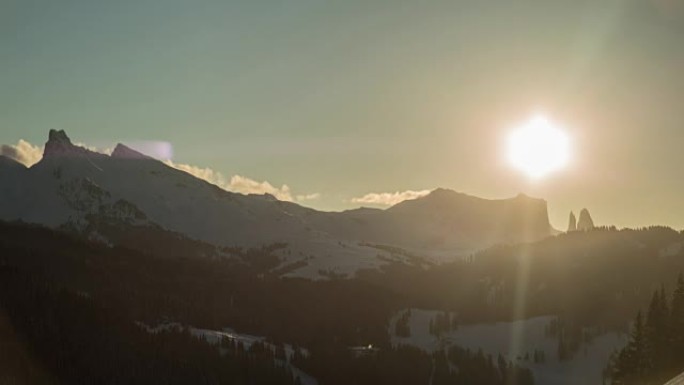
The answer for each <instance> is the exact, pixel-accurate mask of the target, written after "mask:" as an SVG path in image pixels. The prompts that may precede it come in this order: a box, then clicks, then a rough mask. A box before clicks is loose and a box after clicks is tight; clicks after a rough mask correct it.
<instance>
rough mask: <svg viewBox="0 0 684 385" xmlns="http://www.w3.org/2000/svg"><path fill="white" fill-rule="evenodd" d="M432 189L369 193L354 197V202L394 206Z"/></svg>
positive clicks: (427, 192)
mask: <svg viewBox="0 0 684 385" xmlns="http://www.w3.org/2000/svg"><path fill="white" fill-rule="evenodd" d="M429 193H430V190H420V191H414V190H406V191H396V192H384V193H368V194H366V195H364V196H362V197H357V198H352V200H351V201H352V202H353V203H362V204H373V205H380V206H392V205H396V204H397V203H399V202H403V201H405V200H408V199H416V198H420V197H422V196H425V195H428V194H429Z"/></svg>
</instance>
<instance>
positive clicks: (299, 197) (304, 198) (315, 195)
mask: <svg viewBox="0 0 684 385" xmlns="http://www.w3.org/2000/svg"><path fill="white" fill-rule="evenodd" d="M320 197H321V194H319V193H313V194H306V195H297V201H299V202H302V201H313V200H316V199H318V198H320Z"/></svg>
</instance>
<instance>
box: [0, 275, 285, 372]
mask: <svg viewBox="0 0 684 385" xmlns="http://www.w3.org/2000/svg"><path fill="white" fill-rule="evenodd" d="M0 318H1V319H2V321H0V341H3V344H2V349H0V351H2V353H0V373H2V374H0V383H8V384H10V383H11V384H141V385H142V384H254V385H257V384H295V382H296V381H295V379H294V378H293V375H292V373H291V372H290V370H289V369H287V368H286V367H285V366H283V365H279V364H277V361H276V360H275V355H274V353H273V352H271V351H270V350H267V349H259V347H258V346H257V347H255V348H254V349H237V348H235V349H223V350H219V348H218V346H213V345H210V344H209V343H207V342H206V341H204V340H202V339H199V338H196V337H194V336H193V335H191V334H190V332H189V331H188V330H187V329H172V330H165V331H159V332H156V333H150V332H148V331H147V330H144V329H143V328H141V327H139V326H137V325H136V324H135V323H134V321H133V320H131V319H127V318H126V317H125V316H124V315H122V313H121V312H119V311H117V309H114V308H112V307H110V306H108V305H107V304H103V303H100V302H98V301H96V300H94V299H93V298H90V297H89V296H87V295H84V294H83V293H77V292H72V291H70V290H68V289H66V288H64V287H61V285H57V284H54V283H51V282H50V281H49V280H47V279H46V277H44V276H42V275H41V274H32V273H30V272H29V273H27V272H24V271H21V270H19V269H17V268H15V267H12V266H7V265H4V266H0ZM5 341H7V342H9V343H7V344H5V343H4V342H5Z"/></svg>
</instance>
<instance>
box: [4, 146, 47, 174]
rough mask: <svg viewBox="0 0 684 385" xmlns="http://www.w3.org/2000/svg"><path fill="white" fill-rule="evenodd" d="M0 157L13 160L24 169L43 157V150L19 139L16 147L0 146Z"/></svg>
mask: <svg viewBox="0 0 684 385" xmlns="http://www.w3.org/2000/svg"><path fill="white" fill-rule="evenodd" d="M0 155H4V156H6V157H8V158H11V159H14V160H16V161H17V162H19V163H21V164H23V165H25V166H26V167H31V166H33V165H34V164H36V163H38V161H39V160H40V159H41V158H42V157H43V148H42V147H39V146H34V145H32V144H31V143H29V142H27V141H25V140H23V139H19V142H18V143H17V144H16V145H11V144H3V145H0Z"/></svg>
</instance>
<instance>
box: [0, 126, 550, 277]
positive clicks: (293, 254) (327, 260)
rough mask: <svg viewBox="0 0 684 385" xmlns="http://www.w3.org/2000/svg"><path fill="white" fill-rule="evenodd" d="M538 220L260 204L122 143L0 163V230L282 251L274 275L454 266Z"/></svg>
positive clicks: (450, 201)
mask: <svg viewBox="0 0 684 385" xmlns="http://www.w3.org/2000/svg"><path fill="white" fill-rule="evenodd" d="M546 210H547V208H546V202H545V201H543V200H538V199H532V198H529V197H526V196H522V195H521V196H518V197H516V198H513V199H507V200H485V199H481V198H476V197H472V196H468V195H465V194H460V193H456V192H454V191H450V190H443V189H437V190H435V191H433V192H432V193H430V194H429V195H427V196H425V197H422V198H418V199H415V200H411V201H405V202H402V203H399V204H397V205H395V206H393V207H391V208H389V209H387V210H378V209H365V208H364V209H357V210H349V211H344V212H321V211H316V210H313V209H310V208H306V207H303V206H299V205H297V204H295V203H291V202H284V201H279V200H277V199H276V198H275V197H273V196H271V195H243V194H238V193H232V192H229V191H225V190H223V189H221V188H219V187H217V186H215V185H212V184H210V183H208V182H206V181H204V180H201V179H198V178H196V177H194V176H192V175H190V174H188V173H186V172H183V171H180V170H177V169H175V168H172V167H169V166H167V165H166V164H164V163H162V162H160V161H158V160H156V159H153V158H151V157H148V156H146V155H144V154H141V153H139V152H137V151H135V150H133V149H131V148H128V147H126V146H124V145H122V144H119V145H117V146H116V148H115V149H114V151H113V153H112V154H111V155H105V154H100V153H97V152H93V151H90V150H87V149H85V148H82V147H79V146H75V145H73V144H72V143H71V140H70V139H69V138H68V136H67V135H66V133H65V132H64V131H55V130H51V131H50V133H49V139H48V141H47V143H46V145H45V150H44V154H43V158H42V159H41V161H40V162H38V163H37V164H35V165H34V166H32V167H30V168H26V167H24V166H23V165H21V164H19V163H17V162H15V161H13V160H11V159H9V158H6V157H2V156H0V219H2V220H22V221H25V222H31V223H39V224H44V225H47V226H49V227H54V228H65V229H69V230H73V231H76V232H80V233H85V234H87V235H88V236H89V237H91V238H95V239H101V240H102V241H104V242H111V243H116V242H117V240H116V239H112V238H113V235H112V233H111V231H103V230H102V229H103V226H102V224H108V225H109V226H108V227H107V228H108V229H110V230H111V228H112V226H113V225H115V226H116V227H117V228H119V229H122V228H125V229H129V230H130V229H135V231H137V232H141V231H145V229H153V228H158V229H164V230H168V231H170V232H173V233H176V234H182V235H184V236H186V237H189V238H191V239H195V240H198V241H202V242H206V243H209V244H213V245H218V246H237V247H247V248H249V247H258V246H263V245H267V244H273V243H287V244H288V248H287V250H282V251H281V253H282V254H281V255H280V256H281V257H282V258H283V260H284V264H288V263H289V264H292V263H298V266H299V268H298V270H297V272H296V273H297V274H301V275H305V276H314V275H316V274H319V273H320V272H321V271H330V272H337V273H341V274H346V273H353V272H354V271H356V270H358V269H360V268H373V267H377V266H379V265H381V264H384V263H386V262H387V260H388V258H389V259H393V258H394V259H397V258H399V259H401V256H397V255H391V254H392V253H390V255H384V256H383V258H378V254H383V252H382V251H381V250H382V249H381V248H379V247H378V246H392V247H400V248H402V249H404V250H409V251H410V252H411V253H412V254H416V255H421V256H425V257H427V258H430V257H436V256H439V255H448V256H450V257H452V258H453V257H458V256H461V255H464V254H465V253H469V252H471V251H473V250H475V249H478V248H482V247H486V246H490V245H492V244H495V243H499V242H511V241H520V240H535V239H539V238H542V237H545V236H548V235H549V234H551V233H552V232H553V229H552V228H551V226H550V225H549V221H548V217H547V211H546ZM96 225H97V226H96ZM114 238H116V237H114ZM385 254H387V253H386V252H385Z"/></svg>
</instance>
